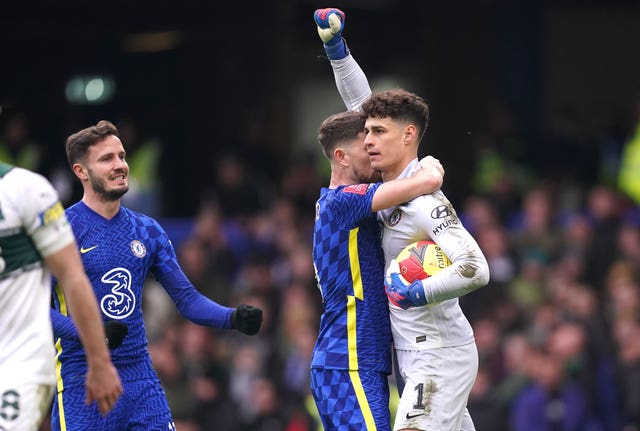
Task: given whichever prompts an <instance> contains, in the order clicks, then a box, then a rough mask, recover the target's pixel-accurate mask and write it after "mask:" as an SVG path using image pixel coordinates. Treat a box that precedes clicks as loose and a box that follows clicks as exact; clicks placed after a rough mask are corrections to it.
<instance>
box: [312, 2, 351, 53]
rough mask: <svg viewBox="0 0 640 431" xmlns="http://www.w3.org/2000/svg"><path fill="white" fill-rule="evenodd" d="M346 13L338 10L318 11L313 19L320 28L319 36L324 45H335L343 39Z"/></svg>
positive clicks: (326, 9)
mask: <svg viewBox="0 0 640 431" xmlns="http://www.w3.org/2000/svg"><path fill="white" fill-rule="evenodd" d="M344 18H345V16H344V12H342V11H341V10H340V9H336V8H331V7H330V8H325V9H317V10H316V11H315V12H314V13H313V19H314V20H315V22H316V25H317V26H318V35H319V36H320V39H321V40H322V42H323V43H325V44H327V45H335V44H336V43H338V41H339V40H340V38H341V37H342V36H341V35H342V30H343V29H344Z"/></svg>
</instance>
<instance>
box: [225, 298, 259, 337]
mask: <svg viewBox="0 0 640 431" xmlns="http://www.w3.org/2000/svg"><path fill="white" fill-rule="evenodd" d="M261 324H262V310H261V309H259V308H256V307H252V306H251V305H247V304H240V305H239V306H238V308H236V309H235V310H234V312H233V313H232V314H231V327H232V328H233V329H237V330H238V331H240V332H242V333H243V334H247V335H255V334H257V333H258V331H259V330H260V325H261Z"/></svg>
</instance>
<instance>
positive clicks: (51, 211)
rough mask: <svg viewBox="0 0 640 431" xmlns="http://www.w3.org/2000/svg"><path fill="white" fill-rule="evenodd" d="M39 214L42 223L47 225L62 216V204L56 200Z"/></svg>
mask: <svg viewBox="0 0 640 431" xmlns="http://www.w3.org/2000/svg"><path fill="white" fill-rule="evenodd" d="M39 216H40V222H41V223H42V225H43V226H47V225H48V224H51V223H53V222H54V221H56V220H58V219H60V218H61V217H62V216H64V208H62V204H61V203H60V201H58V202H56V203H55V204H53V205H51V206H50V207H49V208H47V209H46V210H44V211H42V212H41V213H40V215H39Z"/></svg>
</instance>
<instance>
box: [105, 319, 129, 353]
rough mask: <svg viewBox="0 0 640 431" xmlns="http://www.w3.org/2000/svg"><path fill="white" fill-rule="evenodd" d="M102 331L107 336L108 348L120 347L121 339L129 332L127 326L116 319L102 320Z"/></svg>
mask: <svg viewBox="0 0 640 431" xmlns="http://www.w3.org/2000/svg"><path fill="white" fill-rule="evenodd" d="M104 333H105V335H106V336H107V346H109V349H115V348H116V347H120V345H121V344H122V340H124V337H126V336H127V334H128V333H129V328H128V327H127V325H125V324H124V323H122V322H118V321H117V320H109V321H107V322H104Z"/></svg>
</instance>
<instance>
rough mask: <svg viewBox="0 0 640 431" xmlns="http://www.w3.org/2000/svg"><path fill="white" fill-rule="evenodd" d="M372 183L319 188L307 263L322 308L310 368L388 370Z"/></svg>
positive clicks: (388, 341)
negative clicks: (312, 271)
mask: <svg viewBox="0 0 640 431" xmlns="http://www.w3.org/2000/svg"><path fill="white" fill-rule="evenodd" d="M377 187H378V185H368V184H360V185H356V186H347V187H344V186H340V187H338V188H336V189H326V188H324V189H322V191H321V196H320V199H319V200H318V202H317V204H316V220H315V228H314V247H313V261H314V267H315V269H316V277H317V281H318V286H319V288H320V290H321V293H322V298H323V305H324V312H323V314H322V317H321V321H320V331H319V335H318V340H317V342H316V346H315V348H314V353H313V358H312V364H311V366H312V367H314V368H329V369H343V370H348V369H351V370H353V369H368V370H375V371H383V372H390V344H391V333H390V326H389V319H388V308H387V299H386V295H385V294H384V285H383V280H384V279H383V266H384V259H383V255H382V250H381V248H380V243H379V235H380V233H379V229H378V223H377V221H376V219H375V216H374V214H373V213H372V212H371V199H372V197H373V194H374V193H375V190H376V189H377Z"/></svg>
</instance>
